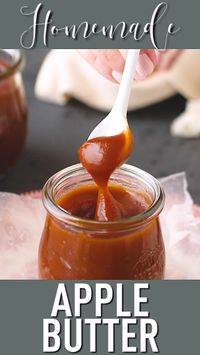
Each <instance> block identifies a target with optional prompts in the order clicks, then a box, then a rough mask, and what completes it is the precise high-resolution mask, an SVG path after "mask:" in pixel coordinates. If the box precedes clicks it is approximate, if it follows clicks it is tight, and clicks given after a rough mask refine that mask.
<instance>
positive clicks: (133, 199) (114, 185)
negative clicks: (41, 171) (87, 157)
mask: <svg viewBox="0 0 200 355" xmlns="http://www.w3.org/2000/svg"><path fill="white" fill-rule="evenodd" d="M108 187H109V190H110V192H111V193H112V196H113V198H114V199H115V201H117V203H118V204H120V205H121V206H123V208H124V210H126V214H127V216H128V217H126V218H123V219H119V220H115V221H111V222H110V221H106V222H105V221H103V222H100V221H96V220H94V216H95V209H96V203H97V194H98V188H97V185H96V184H95V183H94V182H93V180H92V178H91V176H90V175H89V174H88V173H87V172H86V170H85V169H84V168H83V167H82V166H81V165H80V164H77V165H74V166H71V167H68V168H66V169H64V170H62V171H60V172H58V173H57V174H55V175H54V176H52V177H51V178H50V179H49V180H48V181H47V183H46V185H45V186H44V190H43V203H44V206H45V208H46V210H47V217H46V223H45V227H44V230H43V234H42V239H41V242H40V248H39V275H40V277H41V278H42V279H65V280H70V279H76V280H81V279H84V280H92V279H93V280H99V279H107V280H109V279H113V280H115V279H121V280H123V279H129V280H134V279H138V280H139V279H140V280H142V279H146V280H147V279H149V280H150V279H162V278H163V277H164V268H165V250H164V244H163V238H162V233H161V228H160V223H159V214H160V212H161V210H162V208H163V204H164V192H163V190H162V187H161V186H160V183H159V182H158V181H157V180H156V179H155V178H154V177H153V176H151V175H150V174H148V173H146V172H144V171H142V170H141V169H138V168H136V167H133V166H130V165H123V166H122V167H120V168H119V169H117V170H115V172H114V173H113V174H112V176H111V178H110V180H109V185H108Z"/></svg>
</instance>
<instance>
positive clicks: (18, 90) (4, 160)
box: [0, 49, 27, 175]
mask: <svg viewBox="0 0 200 355" xmlns="http://www.w3.org/2000/svg"><path fill="white" fill-rule="evenodd" d="M23 64H24V58H23V56H22V54H21V52H20V51H19V50H17V49H0V175H3V174H4V173H5V172H6V171H7V170H8V169H9V168H10V167H11V166H13V165H14V164H15V162H16V160H17V159H18V157H19V156H20V154H21V152H22V150H23V148H24V143H25V138H26V126H27V124H26V123H27V106H26V100H25V95H24V88H23V83H22V77H21V70H22V67H23Z"/></svg>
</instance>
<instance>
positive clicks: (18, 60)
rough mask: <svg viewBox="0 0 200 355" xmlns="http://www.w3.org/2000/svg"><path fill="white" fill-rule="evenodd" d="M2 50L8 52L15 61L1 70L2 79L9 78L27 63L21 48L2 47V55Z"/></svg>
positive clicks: (0, 76)
mask: <svg viewBox="0 0 200 355" xmlns="http://www.w3.org/2000/svg"><path fill="white" fill-rule="evenodd" d="M1 52H4V53H6V54H8V55H9V56H10V57H11V58H12V60H13V62H12V63H11V64H9V66H8V67H7V68H5V70H4V71H2V72H0V80H2V79H4V78H7V77H9V76H11V75H13V74H14V73H16V72H17V71H19V70H21V69H22V68H23V66H24V63H25V57H24V55H23V53H22V51H21V50H20V49H0V57H1Z"/></svg>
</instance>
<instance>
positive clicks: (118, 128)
mask: <svg viewBox="0 0 200 355" xmlns="http://www.w3.org/2000/svg"><path fill="white" fill-rule="evenodd" d="M139 51H140V50H139V49H129V51H128V55H127V58H126V63H125V67H124V72H123V76H122V80H121V83H120V86H119V90H118V93H117V98H116V100H115V103H114V106H113V108H112V111H111V112H110V113H109V114H108V115H107V116H106V117H105V118H104V120H102V121H101V122H100V123H99V124H98V125H97V126H96V127H95V129H94V130H93V131H92V132H91V133H90V135H89V137H88V139H92V138H97V137H109V136H115V135H117V134H120V133H122V132H123V131H124V130H126V129H127V127H128V122H127V109H128V101H129V96H130V92H131V86H132V82H133V77H134V74H135V70H136V65H137V61H138V56H139Z"/></svg>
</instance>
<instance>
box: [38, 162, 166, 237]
mask: <svg viewBox="0 0 200 355" xmlns="http://www.w3.org/2000/svg"><path fill="white" fill-rule="evenodd" d="M80 171H82V172H86V170H85V169H84V168H83V166H82V165H81V164H75V165H72V166H70V167H67V168H65V169H63V170H61V171H59V172H58V173H56V174H54V175H53V176H51V177H50V178H49V179H48V180H47V182H46V184H45V185H44V188H43V204H44V207H45V208H46V210H47V211H48V213H49V214H50V215H52V216H53V217H55V218H57V219H58V220H60V221H61V222H64V223H68V224H70V225H73V226H76V227H79V228H84V229H89V230H91V229H93V230H94V229H95V230H98V231H101V230H106V231H108V230H111V229H112V230H115V227H116V230H122V229H123V230H124V229H126V230H127V229H130V228H133V226H134V227H137V226H138V225H141V224H144V223H145V224H146V223H147V222H149V221H150V220H152V218H155V217H156V216H158V215H159V213H160V212H161V211H162V209H163V206H164V199H165V194H164V190H163V188H162V186H161V185H160V182H159V181H158V180H157V179H155V178H154V177H153V176H152V175H151V174H149V173H147V172H146V171H144V170H142V169H139V168H137V167H135V166H132V165H129V164H124V165H122V166H121V167H120V168H118V169H116V170H115V173H117V172H121V173H122V172H124V173H132V174H134V176H135V177H138V178H140V180H141V178H142V179H143V181H146V182H147V183H148V184H150V185H151V187H153V189H154V196H153V201H152V203H151V205H150V206H149V207H148V208H147V209H146V210H145V211H143V212H141V213H138V214H137V215H134V216H131V217H127V218H124V219H119V220H116V221H109V222H107V221H106V222H105V221H94V220H89V219H85V218H80V217H77V216H74V215H72V214H70V213H69V212H67V211H66V210H65V209H63V208H62V207H61V206H59V205H58V204H57V202H56V200H55V199H54V195H53V191H54V189H55V187H56V186H57V185H58V184H59V183H60V182H61V181H64V180H65V179H66V178H67V176H69V174H72V173H77V172H80ZM86 173H87V172H86ZM88 175H89V174H88Z"/></svg>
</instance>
